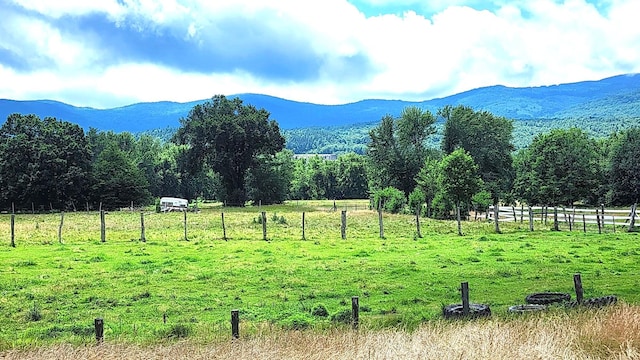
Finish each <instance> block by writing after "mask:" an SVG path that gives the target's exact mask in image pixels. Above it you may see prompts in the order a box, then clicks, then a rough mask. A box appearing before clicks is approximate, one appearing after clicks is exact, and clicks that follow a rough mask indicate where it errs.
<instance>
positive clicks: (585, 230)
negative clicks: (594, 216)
mask: <svg viewBox="0 0 640 360" xmlns="http://www.w3.org/2000/svg"><path fill="white" fill-rule="evenodd" d="M582 232H584V233H585V234H586V233H587V219H586V216H585V215H584V214H582Z"/></svg>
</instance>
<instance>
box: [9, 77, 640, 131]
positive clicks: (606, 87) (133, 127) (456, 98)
mask: <svg viewBox="0 0 640 360" xmlns="http://www.w3.org/2000/svg"><path fill="white" fill-rule="evenodd" d="M235 96H238V97H240V98H241V99H242V100H243V101H244V102H245V103H248V104H252V105H254V106H256V107H258V108H265V109H267V110H268V111H269V112H271V115H272V118H273V119H275V120H277V121H278V122H279V124H280V127H281V128H282V129H296V128H302V127H328V126H349V125H352V124H363V123H371V122H377V121H378V120H380V118H381V117H382V116H384V115H386V114H390V115H393V116H397V115H398V114H399V113H400V112H401V111H402V109H403V108H404V107H406V106H410V105H414V106H419V107H422V108H425V109H428V110H431V111H433V112H435V111H436V110H437V109H439V108H441V107H442V106H444V105H460V104H463V105H468V106H471V107H473V108H475V109H477V110H488V111H490V112H492V113H494V114H496V115H500V116H505V117H507V118H511V119H516V120H533V119H558V118H572V119H576V118H597V119H602V120H607V119H612V118H640V75H619V76H615V77H611V78H607V79H603V80H599V81H584V82H578V83H572V84H562V85H552V86H541V87H527V88H511V87H505V86H490V87H484V88H479V89H474V90H470V91H466V92H462V93H459V94H455V95H452V96H448V97H444V98H439V99H431V100H426V101H422V102H410V101H401V100H362V101H358V102H355V103H350V104H343V105H318V104H312V103H305V102H296V101H290V100H285V99H281V98H277V97H273V96H268V95H259V94H239V95H231V96H230V97H235ZM204 101H206V100H198V101H193V102H187V103H176V102H168V101H163V102H154V103H138V104H132V105H128V106H124V107H119V108H113V109H93V108H86V107H75V106H72V105H68V104H65V103H61V102H57V101H50V100H35V101H19V100H3V99H0V118H1V119H6V118H7V116H8V115H9V114H11V113H15V112H18V113H23V114H31V113H33V114H37V115H39V116H40V117H45V116H53V117H56V118H59V119H64V120H67V121H71V122H74V123H77V124H79V125H80V126H82V127H83V128H85V129H88V128H90V127H93V128H96V129H99V130H113V131H116V132H120V131H130V132H141V131H147V130H153V129H163V128H167V127H169V128H172V127H177V126H179V119H180V118H181V117H185V116H186V115H187V114H188V112H189V110H190V109H191V108H192V107H193V106H194V105H195V104H198V103H202V102H204Z"/></svg>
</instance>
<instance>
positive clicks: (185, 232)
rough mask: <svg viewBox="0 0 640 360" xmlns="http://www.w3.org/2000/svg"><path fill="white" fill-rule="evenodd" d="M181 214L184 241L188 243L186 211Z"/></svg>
mask: <svg viewBox="0 0 640 360" xmlns="http://www.w3.org/2000/svg"><path fill="white" fill-rule="evenodd" d="M182 213H183V214H184V221H183V223H184V241H189V238H188V237H187V210H183V211H182Z"/></svg>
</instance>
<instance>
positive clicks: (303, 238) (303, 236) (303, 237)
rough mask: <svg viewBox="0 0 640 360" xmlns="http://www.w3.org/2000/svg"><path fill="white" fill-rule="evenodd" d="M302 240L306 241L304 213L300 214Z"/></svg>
mask: <svg viewBox="0 0 640 360" xmlns="http://www.w3.org/2000/svg"><path fill="white" fill-rule="evenodd" d="M302 240H307V238H306V236H305V234H304V211H303V212H302Z"/></svg>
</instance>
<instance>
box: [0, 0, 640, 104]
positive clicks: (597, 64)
mask: <svg viewBox="0 0 640 360" xmlns="http://www.w3.org/2000/svg"><path fill="white" fill-rule="evenodd" d="M0 9H2V13H3V14H2V18H3V21H2V22H0V98H8V99H17V100H31V99H52V100H59V101H64V102H67V103H70V104H73V105H76V106H91V107H97V108H107V107H117V106H124V105H128V104H131V103H135V102H140V101H162V100H171V101H181V102H185V101H191V100H199V99H205V98H210V97H211V96H213V95H216V94H225V95H232V94H239V93H247V92H251V93H262V94H268V95H273V96H279V97H283V98H287V99H291V100H298V101H307V102H314V103H322V104H341V103H347V102H353V101H358V100H362V99H371V98H382V99H402V100H426V99H431V98H434V97H442V96H447V95H451V94H454V93H457V92H461V91H465V90H469V89H473V88H477V87H482V86H490V85H496V84H500V85H507V86H541V85H552V84H559V83H567V82H575V81H582V80H597V79H601V78H605V77H608V76H613V75H618V74H623V73H637V72H640V26H636V25H635V24H636V23H637V21H638V20H637V14H640V1H637V0H592V1H587V0H564V1H559V0H530V1H527V0H516V1H504V0H495V1H480V0H450V1H445V0H431V1H417V0H395V1H391V0H324V1H311V0H308V1H302V0H236V1H233V0H227V1H220V0H191V1H187V0H163V1H159V0H92V1H87V0H58V1H51V0H0Z"/></svg>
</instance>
